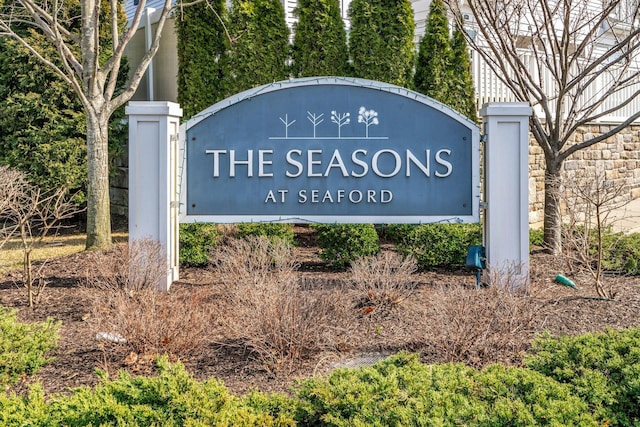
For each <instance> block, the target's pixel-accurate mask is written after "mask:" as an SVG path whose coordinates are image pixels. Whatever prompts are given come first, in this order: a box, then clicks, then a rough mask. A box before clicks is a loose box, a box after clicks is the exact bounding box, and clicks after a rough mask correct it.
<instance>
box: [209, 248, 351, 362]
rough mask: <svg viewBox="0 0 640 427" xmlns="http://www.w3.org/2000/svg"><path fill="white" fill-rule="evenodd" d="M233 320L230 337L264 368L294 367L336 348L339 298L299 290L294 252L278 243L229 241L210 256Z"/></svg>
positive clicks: (229, 320) (230, 320)
mask: <svg viewBox="0 0 640 427" xmlns="http://www.w3.org/2000/svg"><path fill="white" fill-rule="evenodd" d="M212 264H213V265H215V268H216V269H217V272H218V274H219V278H220V279H219V280H220V284H221V286H222V288H223V289H222V293H223V294H224V295H225V297H226V299H227V302H228V306H229V312H230V313H231V316H230V317H229V318H228V319H227V321H228V324H227V325H226V327H227V329H228V331H229V332H230V333H232V334H233V336H234V337H236V338H237V339H239V340H240V341H241V342H243V343H244V344H245V345H246V346H247V347H248V348H250V349H251V350H252V351H254V352H255V353H256V355H257V357H258V358H259V360H261V361H262V362H263V363H264V365H265V367H266V368H268V369H273V370H280V369H286V368H289V369H290V368H292V367H293V363H295V362H296V361H298V360H301V359H304V358H306V357H309V356H310V355H311V354H315V353H317V352H319V351H322V350H324V349H327V348H333V347H335V346H337V345H338V340H339V335H340V333H339V328H338V326H337V325H336V319H337V318H340V317H341V314H340V313H341V310H342V309H343V305H342V301H341V299H340V298H339V297H338V295H337V293H325V292H321V291H311V290H305V289H302V288H301V286H300V283H299V280H298V276H297V274H296V269H297V263H296V262H295V261H294V260H293V256H292V248H291V247H290V246H289V245H287V244H286V243H285V242H284V241H280V240H278V239H276V240H274V241H269V239H267V238H265V237H253V236H251V237H247V238H244V239H236V240H229V241H228V242H227V244H226V245H223V246H220V247H217V248H216V249H215V250H214V253H213V263H212Z"/></svg>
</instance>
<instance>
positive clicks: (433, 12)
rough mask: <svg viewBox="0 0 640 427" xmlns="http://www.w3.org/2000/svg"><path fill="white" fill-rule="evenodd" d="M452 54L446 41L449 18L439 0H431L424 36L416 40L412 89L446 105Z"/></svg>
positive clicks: (448, 100) (451, 74) (451, 80)
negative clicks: (418, 46)
mask: <svg viewBox="0 0 640 427" xmlns="http://www.w3.org/2000/svg"><path fill="white" fill-rule="evenodd" d="M452 61H453V55H452V51H451V46H450V44H449V20H448V19H447V9H446V7H445V5H444V2H443V1H442V0H433V1H432V2H431V5H430V6H429V16H428V18H427V25H426V28H425V33H424V36H423V37H422V40H421V41H420V48H419V50H418V60H417V63H416V72H415V75H414V77H413V85H414V88H415V90H416V91H418V92H420V93H422V94H425V95H427V96H429V97H431V98H433V99H435V100H436V101H440V102H442V103H444V104H448V105H450V102H451V100H452V99H451V97H450V91H449V85H450V84H451V83H453V78H454V76H453V69H452V66H451V65H452Z"/></svg>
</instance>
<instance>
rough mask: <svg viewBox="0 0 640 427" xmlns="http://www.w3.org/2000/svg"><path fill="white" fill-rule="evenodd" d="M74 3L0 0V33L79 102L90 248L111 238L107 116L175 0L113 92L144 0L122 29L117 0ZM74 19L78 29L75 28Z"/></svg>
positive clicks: (129, 90)
mask: <svg viewBox="0 0 640 427" xmlns="http://www.w3.org/2000/svg"><path fill="white" fill-rule="evenodd" d="M196 2H197V0H196ZM78 3H79V9H80V15H79V16H68V10H69V7H70V3H69V2H66V1H63V0H40V1H37V0H18V1H8V0H0V36H6V37H11V38H14V39H15V40H17V41H18V42H20V43H21V44H22V45H23V46H25V47H26V48H27V49H29V51H31V52H32V53H33V55H35V56H36V57H37V58H38V59H39V60H40V61H41V62H43V63H44V64H46V65H47V66H48V67H50V68H51V69H52V70H54V71H55V72H56V73H57V74H58V75H59V76H60V77H61V78H62V79H63V80H64V81H65V82H66V83H67V84H68V85H69V86H70V87H71V88H72V89H73V91H74V92H75V93H76V95H77V96H78V97H79V99H80V101H81V102H82V105H83V107H84V110H85V113H86V117H87V165H88V184H87V243H86V246H87V248H88V249H94V248H104V247H107V246H109V245H110V244H111V219H110V206H109V162H108V150H107V146H108V131H107V130H108V123H109V119H110V117H111V115H112V114H113V112H114V111H115V110H116V109H118V108H119V107H120V106H122V105H124V104H125V103H126V102H127V101H129V99H131V97H132V96H133V94H134V93H135V91H136V89H137V88H138V85H139V84H140V81H141V79H142V77H143V75H144V73H145V71H146V69H147V67H148V65H149V63H150V62H151V59H152V58H153V56H154V55H155V53H156V52H157V50H158V47H159V44H160V36H161V34H162V30H163V28H164V25H165V23H166V21H167V18H168V16H169V13H170V11H171V9H172V3H174V2H172V1H171V0H165V1H164V5H163V7H162V9H161V10H160V17H159V20H158V22H157V24H156V26H155V28H156V31H155V35H154V37H153V41H152V43H151V46H150V47H149V49H148V50H147V51H146V53H145V55H144V56H143V57H142V59H141V61H140V65H139V66H138V67H137V68H136V69H135V70H134V72H133V74H132V76H131V80H130V81H129V82H128V85H127V87H126V88H125V89H124V91H122V92H121V93H116V81H117V78H118V74H119V73H120V71H121V68H120V66H121V61H122V56H123V55H124V51H125V48H126V47H127V45H128V44H129V43H130V42H131V40H132V38H133V36H134V34H135V32H136V30H137V28H138V26H139V24H140V20H141V17H142V15H143V11H144V9H145V6H146V0H140V1H139V3H138V6H137V9H136V11H135V14H134V16H133V19H132V21H131V22H130V25H129V27H128V29H126V30H125V31H124V32H122V30H121V29H122V28H123V26H122V24H123V23H122V22H119V18H118V12H117V10H118V0H81V1H78ZM78 3H76V6H77V5H78ZM177 3H178V6H180V7H182V6H186V3H182V2H181V1H178V2H177ZM192 3H194V2H192ZM102 8H105V11H106V12H107V13H106V16H108V17H109V20H108V22H105V23H103V22H101V16H104V15H105V14H104V13H103V14H102V15H101V9H102ZM107 9H108V10H107ZM120 21H121V20H120ZM78 22H80V31H76V30H74V28H77V27H78V25H77V24H78ZM101 28H103V29H104V28H109V29H110V30H109V31H110V38H111V40H112V43H111V46H101V45H100V44H99V43H98V39H99V37H98V35H99V32H100V30H101ZM29 31H33V32H36V33H37V34H39V35H41V36H44V38H45V39H46V40H47V41H48V42H49V43H50V45H51V46H52V47H53V48H54V49H55V51H56V52H57V56H56V57H55V58H53V57H49V56H47V55H46V54H45V53H43V52H42V51H41V50H40V49H38V48H37V47H36V46H34V45H32V44H30V43H29V40H28V39H27V38H26V37H25V36H24V34H27V33H28V32H29Z"/></svg>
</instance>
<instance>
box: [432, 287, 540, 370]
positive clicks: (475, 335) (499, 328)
mask: <svg viewBox="0 0 640 427" xmlns="http://www.w3.org/2000/svg"><path fill="white" fill-rule="evenodd" d="M427 312H428V314H427V315H428V316H429V317H430V320H431V322H429V328H430V329H429V330H428V331H426V332H425V343H424V344H425V345H426V346H431V347H432V348H433V350H434V351H435V353H436V354H437V356H438V358H439V359H440V360H445V361H450V362H465V363H467V364H469V365H471V366H476V367H481V366H484V365H485V364H487V363H492V362H505V363H508V362H511V361H513V360H516V359H517V358H518V356H519V354H520V352H521V351H523V350H524V349H526V346H527V345H528V343H529V342H530V340H531V338H532V337H533V334H534V333H535V330H536V328H535V319H536V314H537V312H538V307H537V305H536V304H535V303H534V302H533V300H532V299H531V298H529V297H528V296H527V295H525V294H522V293H516V292H511V291H510V290H509V289H508V288H507V287H497V286H490V287H488V288H481V289H475V288H468V287H463V286H452V287H448V288H440V289H437V290H435V291H434V292H433V294H432V295H431V300H430V301H429V307H428V309H427Z"/></svg>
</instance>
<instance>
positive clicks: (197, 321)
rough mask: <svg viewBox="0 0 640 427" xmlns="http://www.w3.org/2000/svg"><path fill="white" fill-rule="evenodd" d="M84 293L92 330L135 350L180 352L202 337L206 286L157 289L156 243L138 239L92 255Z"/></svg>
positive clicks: (161, 269)
mask: <svg viewBox="0 0 640 427" xmlns="http://www.w3.org/2000/svg"><path fill="white" fill-rule="evenodd" d="M92 255H93V257H92V260H91V266H92V271H90V272H89V274H88V277H87V283H88V286H87V288H86V290H85V291H86V292H87V295H88V298H89V300H90V301H91V305H90V309H91V312H90V316H89V318H88V321H89V323H90V324H91V327H92V329H93V330H94V331H95V332H96V334H100V336H101V337H102V338H103V339H106V340H107V341H111V342H115V344H119V345H124V344H125V342H126V345H127V346H128V347H129V348H130V349H131V350H132V351H134V352H136V353H139V354H164V353H169V354H173V355H184V354H189V353H192V352H194V351H196V350H197V349H198V348H199V347H200V346H202V345H203V343H204V342H205V341H206V340H207V334H208V331H207V329H208V328H209V325H210V321H211V317H212V313H211V310H212V307H211V304H207V301H206V300H207V299H208V295H209V294H210V292H209V290H208V289H206V288H200V287H194V288H193V290H192V291H191V292H188V293H181V294H177V293H173V292H161V291H158V290H157V284H158V281H159V280H160V279H161V278H163V277H165V274H166V261H165V257H164V251H163V250H162V246H161V245H160V243H159V242H156V241H153V240H148V239H145V240H141V241H137V242H134V243H133V244H131V246H129V245H117V246H115V247H114V248H113V249H111V250H109V251H105V252H96V253H94V254H92Z"/></svg>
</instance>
